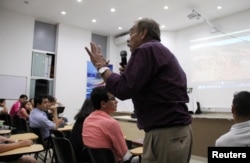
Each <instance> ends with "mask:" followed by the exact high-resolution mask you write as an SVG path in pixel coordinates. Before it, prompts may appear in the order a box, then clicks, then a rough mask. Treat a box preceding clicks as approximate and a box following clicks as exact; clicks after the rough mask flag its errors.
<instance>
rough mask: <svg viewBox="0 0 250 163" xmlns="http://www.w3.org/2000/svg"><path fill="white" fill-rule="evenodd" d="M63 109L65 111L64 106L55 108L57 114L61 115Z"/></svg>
mask: <svg viewBox="0 0 250 163" xmlns="http://www.w3.org/2000/svg"><path fill="white" fill-rule="evenodd" d="M64 109H65V106H58V107H57V114H61V113H63V111H64Z"/></svg>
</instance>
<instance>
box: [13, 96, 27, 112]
mask: <svg viewBox="0 0 250 163" xmlns="http://www.w3.org/2000/svg"><path fill="white" fill-rule="evenodd" d="M27 100H28V96H27V95H25V94H22V95H20V96H19V99H18V101H16V102H15V103H14V104H13V105H12V107H11V108H10V113H9V114H10V116H12V117H13V116H15V115H17V112H18V110H19V108H20V106H21V103H22V102H24V101H27Z"/></svg>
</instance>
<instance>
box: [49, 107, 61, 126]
mask: <svg viewBox="0 0 250 163" xmlns="http://www.w3.org/2000/svg"><path fill="white" fill-rule="evenodd" d="M50 111H51V112H52V115H53V122H54V123H55V125H56V129H57V128H58V126H59V125H60V124H62V123H64V120H63V119H62V118H58V115H57V108H56V107H55V106H51V107H50Z"/></svg>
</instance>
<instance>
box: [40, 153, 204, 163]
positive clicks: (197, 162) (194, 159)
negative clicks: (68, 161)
mask: <svg viewBox="0 0 250 163" xmlns="http://www.w3.org/2000/svg"><path fill="white" fill-rule="evenodd" d="M38 163H43V161H42V160H41V159H38ZM46 163H51V159H50V158H49V159H47V161H46ZM189 163H207V158H204V157H199V156H194V155H192V156H191V160H190V162H189Z"/></svg>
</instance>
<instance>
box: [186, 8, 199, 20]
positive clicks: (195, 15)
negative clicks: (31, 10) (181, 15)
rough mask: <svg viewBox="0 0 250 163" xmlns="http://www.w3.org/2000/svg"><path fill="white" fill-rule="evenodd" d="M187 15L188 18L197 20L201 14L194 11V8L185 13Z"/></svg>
mask: <svg viewBox="0 0 250 163" xmlns="http://www.w3.org/2000/svg"><path fill="white" fill-rule="evenodd" d="M187 17H188V18H189V19H197V20H199V19H200V18H201V14H200V13H198V12H197V11H195V10H192V12H191V13H190V14H188V15H187Z"/></svg>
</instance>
